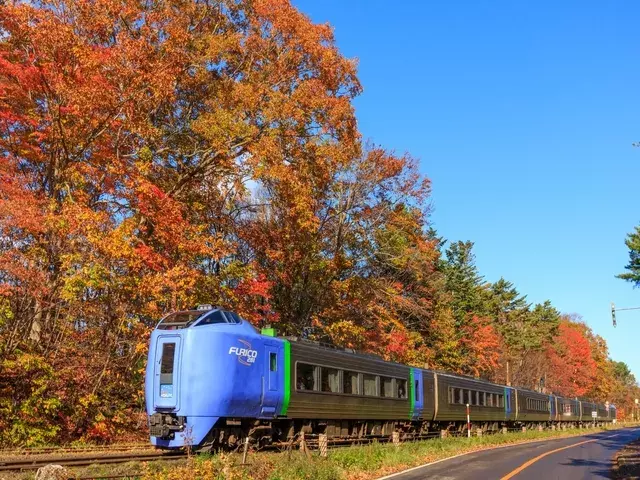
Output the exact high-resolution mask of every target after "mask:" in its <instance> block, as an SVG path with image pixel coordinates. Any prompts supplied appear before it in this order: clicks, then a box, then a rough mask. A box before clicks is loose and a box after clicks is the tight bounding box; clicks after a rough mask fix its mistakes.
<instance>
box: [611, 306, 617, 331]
mask: <svg viewBox="0 0 640 480" xmlns="http://www.w3.org/2000/svg"><path fill="white" fill-rule="evenodd" d="M611 319H612V320H613V326H614V327H615V326H616V306H615V304H614V303H613V302H611Z"/></svg>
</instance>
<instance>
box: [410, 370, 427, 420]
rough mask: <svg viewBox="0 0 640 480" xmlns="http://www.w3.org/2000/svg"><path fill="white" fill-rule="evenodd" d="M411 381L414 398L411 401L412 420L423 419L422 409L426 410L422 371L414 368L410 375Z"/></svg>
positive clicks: (411, 392)
mask: <svg viewBox="0 0 640 480" xmlns="http://www.w3.org/2000/svg"><path fill="white" fill-rule="evenodd" d="M410 380H411V388H410V389H409V392H410V394H412V395H413V398H412V399H410V401H411V406H412V407H413V408H412V409H411V419H417V418H420V417H422V409H423V408H424V388H423V381H424V379H423V378H422V370H420V369H418V368H412V369H411V374H410Z"/></svg>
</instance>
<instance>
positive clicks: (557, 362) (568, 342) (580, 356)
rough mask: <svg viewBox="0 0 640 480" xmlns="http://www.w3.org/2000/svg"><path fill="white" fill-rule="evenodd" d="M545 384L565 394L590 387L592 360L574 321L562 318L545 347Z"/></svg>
mask: <svg viewBox="0 0 640 480" xmlns="http://www.w3.org/2000/svg"><path fill="white" fill-rule="evenodd" d="M547 355H548V358H549V374H548V379H547V386H548V387H549V388H550V389H551V390H552V391H554V392H556V393H559V394H561V395H566V396H568V397H579V396H581V395H584V394H585V393H586V392H588V391H589V390H590V389H591V388H592V387H593V382H594V380H595V376H596V362H595V360H594V359H593V357H592V352H591V346H590V344H589V340H588V339H587V338H586V337H585V335H584V333H583V331H582V329H581V328H580V326H579V325H578V324H575V323H572V322H569V321H567V320H563V321H562V322H561V323H560V327H559V330H558V335H557V336H556V338H555V339H554V343H553V344H552V345H550V346H549V347H548V350H547Z"/></svg>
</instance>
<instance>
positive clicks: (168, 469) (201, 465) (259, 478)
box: [141, 426, 620, 480]
mask: <svg viewBox="0 0 640 480" xmlns="http://www.w3.org/2000/svg"><path fill="white" fill-rule="evenodd" d="M617 428H620V427H619V426H617V427H606V428H590V429H571V430H566V431H561V430H560V431H548V430H545V431H542V432H539V431H537V430H536V431H533V430H531V431H527V432H517V433H508V434H506V435H504V434H495V435H486V436H483V437H472V438H453V437H451V438H443V439H434V440H426V441H420V442H407V443H403V444H402V445H401V446H400V447H395V446H394V445H392V444H388V443H385V444H380V443H374V444H370V445H365V446H350V447H345V448H337V449H332V450H329V456H328V457H327V458H322V457H320V456H319V455H318V454H317V452H313V453H312V454H310V455H308V454H304V453H300V452H299V451H291V452H284V453H267V452H264V453H263V452H258V453H253V454H250V456H249V459H248V463H249V464H248V465H240V462H241V457H240V456H239V455H236V454H224V453H221V454H217V455H207V456H204V455H198V456H195V457H192V458H190V459H189V460H187V461H186V462H185V463H183V464H181V465H173V464H171V465H169V464H158V465H152V464H149V465H146V466H145V467H144V471H143V472H142V475H141V478H143V479H144V480H161V479H162V480H164V479H167V480H192V479H193V480H195V479H202V480H222V479H224V480H245V479H256V480H292V479H308V480H372V479H375V478H379V477H381V476H384V475H389V474H391V473H395V472H399V471H402V470H405V469H408V468H411V467H415V466H418V465H423V464H425V463H429V462H433V461H436V460H440V459H443V458H447V457H451V456H454V455H459V454H461V453H467V452H473V451H478V450H483V449H486V448H490V447H495V446H500V445H507V444H512V445H513V444H519V443H527V442H531V441H536V440H544V439H553V438H566V437H571V436H580V435H586V434H590V433H594V432H600V431H605V430H614V429H617Z"/></svg>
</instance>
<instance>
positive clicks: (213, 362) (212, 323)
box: [145, 309, 286, 448]
mask: <svg viewBox="0 0 640 480" xmlns="http://www.w3.org/2000/svg"><path fill="white" fill-rule="evenodd" d="M285 350H286V349H285V342H284V341H282V340H279V339H277V338H274V337H271V336H266V335H261V334H259V333H258V332H257V331H256V329H255V328H254V327H253V326H252V325H251V324H250V323H249V322H247V321H246V320H244V319H242V318H240V317H239V316H238V315H237V314H235V313H233V312H227V311H223V310H220V309H206V310H190V311H184V312H177V313H172V314H171V315H169V316H167V317H165V318H164V319H163V320H162V321H161V322H160V323H159V324H158V326H157V328H156V329H155V330H154V331H153V333H152V335H151V340H150V345H149V358H148V362H147V371H146V380H145V395H146V406H147V412H148V414H149V428H150V434H151V442H152V443H153V444H154V445H156V446H158V447H163V448H180V447H183V446H185V445H192V446H199V447H202V446H207V445H215V444H226V445H233V444H234V443H236V442H237V441H238V440H239V438H240V437H242V436H244V433H243V432H246V429H247V428H250V427H251V426H250V425H247V422H249V421H250V420H249V419H251V420H256V419H264V420H270V419H273V418H274V417H276V416H277V415H279V414H282V413H283V412H282V410H283V409H285V408H286V406H285V398H284V391H285V388H284V387H285V378H286V376H285Z"/></svg>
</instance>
